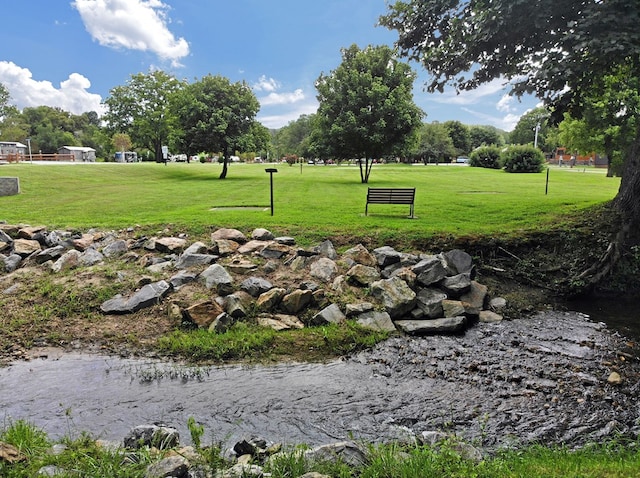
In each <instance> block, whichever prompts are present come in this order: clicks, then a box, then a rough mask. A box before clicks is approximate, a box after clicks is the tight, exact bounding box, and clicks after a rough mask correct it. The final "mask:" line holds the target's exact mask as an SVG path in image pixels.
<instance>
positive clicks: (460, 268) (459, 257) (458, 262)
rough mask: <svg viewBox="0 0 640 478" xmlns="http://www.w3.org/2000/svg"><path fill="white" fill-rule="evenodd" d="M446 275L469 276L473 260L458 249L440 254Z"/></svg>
mask: <svg viewBox="0 0 640 478" xmlns="http://www.w3.org/2000/svg"><path fill="white" fill-rule="evenodd" d="M442 258H443V259H444V263H445V267H446V268H447V270H448V271H450V273H449V274H448V275H452V276H454V275H457V274H471V273H472V270H473V258H472V257H471V256H470V255H469V254H467V253H466V252H464V251H461V250H460V249H453V250H451V251H447V252H444V253H442Z"/></svg>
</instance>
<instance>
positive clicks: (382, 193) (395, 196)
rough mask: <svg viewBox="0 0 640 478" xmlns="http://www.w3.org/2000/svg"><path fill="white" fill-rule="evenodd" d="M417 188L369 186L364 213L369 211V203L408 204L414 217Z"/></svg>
mask: <svg viewBox="0 0 640 478" xmlns="http://www.w3.org/2000/svg"><path fill="white" fill-rule="evenodd" d="M415 195H416V188H369V189H368V190H367V204H366V205H365V207H364V215H365V216H366V215H367V214H368V213H369V204H408V205H409V217H411V218H413V201H414V199H415Z"/></svg>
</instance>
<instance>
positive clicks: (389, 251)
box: [373, 246, 402, 269]
mask: <svg viewBox="0 0 640 478" xmlns="http://www.w3.org/2000/svg"><path fill="white" fill-rule="evenodd" d="M373 255H374V256H375V257H376V261H377V262H378V266H380V267H381V268H383V269H384V268H385V267H387V266H390V265H391V264H395V263H396V262H400V259H401V258H402V254H400V253H399V252H398V251H396V250H395V249H394V248H393V247H391V246H382V247H378V248H377V249H374V250H373Z"/></svg>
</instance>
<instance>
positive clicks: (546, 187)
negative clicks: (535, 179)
mask: <svg viewBox="0 0 640 478" xmlns="http://www.w3.org/2000/svg"><path fill="white" fill-rule="evenodd" d="M548 192H549V168H547V182H546V184H545V186H544V195H545V196H546V195H547V193H548Z"/></svg>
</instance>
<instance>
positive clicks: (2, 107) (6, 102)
mask: <svg viewBox="0 0 640 478" xmlns="http://www.w3.org/2000/svg"><path fill="white" fill-rule="evenodd" d="M10 101H11V95H10V94H9V90H8V89H7V87H6V86H4V84H2V83H0V120H1V119H3V118H4V117H5V116H6V115H7V113H8V112H9V108H10V107H11V104H10Z"/></svg>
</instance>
